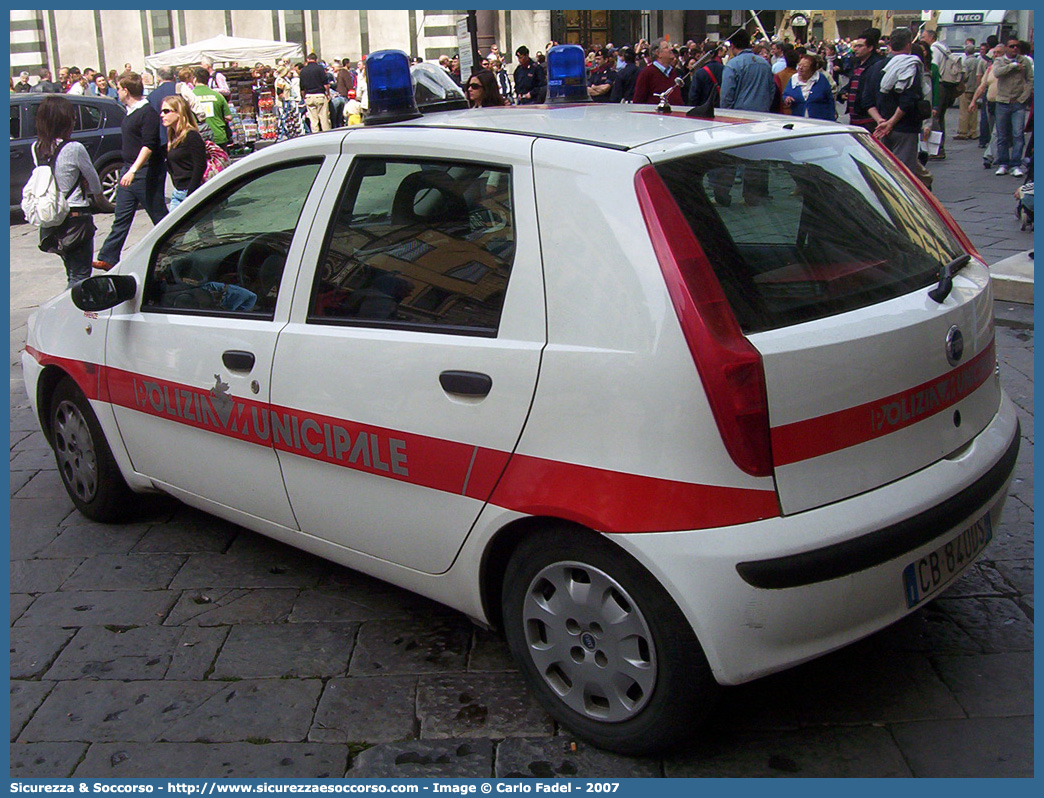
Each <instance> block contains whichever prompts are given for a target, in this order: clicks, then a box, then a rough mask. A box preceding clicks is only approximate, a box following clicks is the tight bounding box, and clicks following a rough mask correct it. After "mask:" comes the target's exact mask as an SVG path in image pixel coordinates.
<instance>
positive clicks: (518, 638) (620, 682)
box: [502, 525, 718, 756]
mask: <svg viewBox="0 0 1044 798" xmlns="http://www.w3.org/2000/svg"><path fill="white" fill-rule="evenodd" d="M502 599H503V603H502V607H503V623H504V632H505V635H506V637H507V642H508V646H509V648H510V649H511V653H512V654H513V656H514V657H515V659H516V661H517V662H518V664H519V666H520V668H521V670H522V673H523V675H524V676H525V678H526V681H527V682H528V683H529V685H530V687H531V688H532V689H533V690H534V692H535V693H536V696H537V698H538V700H539V701H540V703H541V704H542V705H543V706H544V708H545V709H546V710H547V711H548V712H549V713H550V714H551V715H552V717H554V718H555V719H556V720H558V721H559V722H560V723H561V724H562V725H563V726H565V727H567V728H569V729H571V730H572V731H573V732H575V733H576V734H577V735H578V736H580V737H581V738H583V739H585V740H587V741H588V742H591V743H593V744H594V745H596V746H598V747H600V748H605V749H607V750H610V751H615V752H617V753H621V754H626V755H631V756H637V755H645V754H651V753H656V752H662V751H666V750H670V749H673V748H677V747H680V746H682V745H683V744H685V742H686V741H687V740H689V739H691V734H692V732H693V731H695V730H696V728H697V727H698V725H699V724H700V722H701V721H702V720H703V719H704V718H705V717H706V716H707V714H708V713H709V712H710V710H711V709H712V707H713V704H714V699H715V697H716V695H717V692H718V686H717V683H716V682H715V681H714V677H713V675H712V674H711V670H710V666H709V665H708V664H707V659H706V657H705V655H704V653H703V649H702V648H701V647H700V644H699V641H698V640H697V639H696V635H695V633H694V632H693V630H692V627H691V626H690V624H689V623H688V622H687V621H686V619H685V617H684V616H683V615H682V613H681V610H680V609H678V606H677V605H676V604H675V603H674V601H673V600H672V599H671V598H670V596H669V595H668V594H667V591H666V590H665V589H664V588H663V587H662V586H661V585H660V584H659V583H658V582H657V581H656V580H655V579H654V578H653V577H652V575H650V574H649V572H648V571H646V570H645V568H643V567H642V566H641V564H639V563H638V562H637V561H636V560H635V559H633V558H632V557H631V556H630V555H629V554H627V553H626V552H624V551H623V550H622V549H620V548H618V547H617V546H616V545H615V544H613V543H610V542H609V541H607V540H606V539H604V538H602V537H601V536H600V535H597V534H595V533H585V532H580V531H577V530H575V529H573V528H570V527H567V526H564V525H563V526H557V527H554V528H550V529H547V530H544V531H542V532H539V533H537V534H534V535H532V536H530V537H528V538H526V539H525V540H523V541H522V543H521V544H520V545H519V546H518V548H517V549H516V550H515V552H514V553H513V554H512V557H511V560H510V562H509V564H508V567H507V576H506V577H505V579H504V584H503V592H502Z"/></svg>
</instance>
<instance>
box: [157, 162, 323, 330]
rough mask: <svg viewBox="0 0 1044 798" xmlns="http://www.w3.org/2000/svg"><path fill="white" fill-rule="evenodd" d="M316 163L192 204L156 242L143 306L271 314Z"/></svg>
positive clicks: (270, 174) (290, 168) (254, 180)
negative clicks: (186, 213) (186, 214)
mask: <svg viewBox="0 0 1044 798" xmlns="http://www.w3.org/2000/svg"><path fill="white" fill-rule="evenodd" d="M319 166H320V163H319V162H318V161H309V162H304V163H297V164H292V165H289V166H285V167H282V168H279V169H274V170H271V171H267V172H264V173H262V174H260V175H251V176H248V177H246V178H244V179H243V180H240V181H239V182H237V183H234V184H233V185H232V186H230V187H228V188H226V190H225V191H223V192H221V193H220V194H218V195H217V196H215V197H211V198H210V199H209V200H208V201H207V202H206V203H205V204H203V205H202V206H200V207H198V208H196V209H194V210H193V211H192V212H191V213H190V214H189V215H188V216H187V217H186V218H184V219H182V220H181V221H180V222H179V223H178V224H177V225H176V226H175V227H174V229H172V230H171V231H170V232H169V233H167V235H166V236H165V237H164V238H163V239H162V240H161V241H160V243H159V244H158V245H157V247H156V250H155V252H154V253H153V258H152V264H151V268H150V270H149V276H148V278H147V280H146V283H145V299H144V302H143V303H142V310H146V311H148V310H152V311H165V312H171V311H173V312H188V313H207V314H215V315H221V314H234V315H243V314H246V315H251V316H259V317H262V318H272V317H273V315H274V312H275V304H276V299H277V298H278V296H279V285H280V282H281V280H282V276H283V267H284V266H285V265H286V256H287V253H288V252H289V250H290V242H291V240H292V239H293V236H294V230H295V229H296V228H297V221H298V217H299V216H300V214H301V208H302V207H303V206H304V202H305V199H306V198H307V196H308V192H309V190H310V189H311V187H312V183H313V181H314V180H315V176H316V174H317V173H318V171H319Z"/></svg>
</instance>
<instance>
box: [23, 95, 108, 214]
mask: <svg viewBox="0 0 1044 798" xmlns="http://www.w3.org/2000/svg"><path fill="white" fill-rule="evenodd" d="M46 96H47V95H46V94H12V95H11V206H12V208H13V207H15V206H17V205H20V204H21V202H22V187H23V186H25V183H26V181H27V180H28V179H29V175H30V174H31V173H32V171H33V154H32V152H31V151H30V148H31V147H32V145H33V143H34V142H35V141H36V109H37V108H38V107H39V105H40V101H41V100H42V99H43V98H44V97H46ZM65 96H66V99H68V100H69V102H71V103H72V104H73V105H74V106H76V125H75V127H74V128H73V139H75V140H76V141H79V142H80V143H81V144H83V146H84V147H86V148H87V154H88V155H90V156H91V160H92V161H93V162H94V168H95V169H97V170H98V176H99V177H100V178H101V184H102V193H103V195H104V197H105V200H104V201H103V202H102V203H100V204H99V206H98V210H101V211H104V212H106V213H112V211H113V210H114V209H115V207H116V206H115V202H116V187H117V186H118V185H119V180H120V166H121V165H122V163H123V161H122V158H121V155H120V148H121V146H122V134H121V133H120V123H121V122H122V121H123V118H124V116H125V115H126V113H125V112H124V110H123V106H122V105H120V104H119V103H118V102H116V101H115V100H113V99H111V98H109V97H89V96H84V97H79V96H76V95H65Z"/></svg>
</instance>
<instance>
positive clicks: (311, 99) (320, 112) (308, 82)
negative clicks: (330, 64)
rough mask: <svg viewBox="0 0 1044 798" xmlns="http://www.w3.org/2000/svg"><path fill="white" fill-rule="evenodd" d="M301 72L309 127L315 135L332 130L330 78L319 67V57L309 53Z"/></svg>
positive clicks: (302, 91) (302, 93) (302, 90)
mask: <svg viewBox="0 0 1044 798" xmlns="http://www.w3.org/2000/svg"><path fill="white" fill-rule="evenodd" d="M305 60H306V62H307V63H305V65H304V69H302V70H301V96H302V97H304V102H305V108H306V109H307V110H308V125H309V127H310V128H311V130H312V132H313V133H318V132H319V131H320V130H329V129H330V89H329V83H330V76H329V75H328V74H327V72H326V70H325V69H323V68H322V67H321V66H319V56H317V55H316V54H315V53H309V54H308V57H307V58H306V59H305Z"/></svg>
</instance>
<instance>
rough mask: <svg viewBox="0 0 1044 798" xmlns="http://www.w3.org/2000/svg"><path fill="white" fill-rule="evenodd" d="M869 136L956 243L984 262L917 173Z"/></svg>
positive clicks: (965, 234) (966, 235)
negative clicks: (913, 186)
mask: <svg viewBox="0 0 1044 798" xmlns="http://www.w3.org/2000/svg"><path fill="white" fill-rule="evenodd" d="M870 138H871V139H872V140H873V142H874V143H875V144H876V145H877V146H878V147H880V148H881V149H882V150H884V151H885V152H886V153H888V157H889V158H891V159H892V161H893V162H894V163H895V165H896V166H898V167H899V169H901V170H902V171H903V172H905V173H906V176H907V177H909V178H910V180H912V181H913V184H914V185H915V186H917V190H918V191H920V192H921V196H922V197H924V198H925V199H926V200H928V204H929V205H931V206H932V209H933V210H934V211H935V212H936V213H937V214H939V218H940V219H942V220H943V224H945V225H946V226H947V227H948V228H949V230H950V232H951V233H953V234H954V235H955V236H956V237H957V241H958V243H960V245H961V246H962V247H964V250H965V251H966V252H967V253H968V254H969V255H971V256H972V257H973V258H975V259H976V260H979V261H981V262H982V263H984V264H985V263H986V261H985V260H983V257H982V255H980V254H979V250H977V249H976V248H975V245H974V244H973V243H972V242H971V239H970V238H968V234H967V233H965V232H964V231H963V230H962V229H961V228H960V225H958V224H957V222H956V221H955V220H954V218H953V217H952V216H950V212H949V211H948V210H946V208H944V207H943V206H942V203H941V202H939V200H938V198H937V197H936V196H935V195H934V194H933V193H932V192H931V191H929V190H928V187H927V186H926V185H925V184H924V183H922V182H921V179H920V178H919V177H917V175H915V174H914V173H913V172H911V171H910V170H909V169H908V168H907V167H906V164H904V163H903V162H902V161H900V160H899V159H898V158H896V157H895V153H894V152H892V151H891V150H890V149H888V148H887V147H886V146H885V145H884V144H882V143H881V142H880V141H879V140H878V139H875V138H874V137H873V136H871V137H870Z"/></svg>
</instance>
